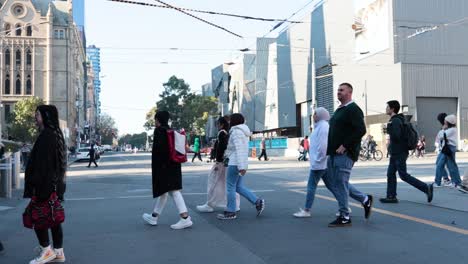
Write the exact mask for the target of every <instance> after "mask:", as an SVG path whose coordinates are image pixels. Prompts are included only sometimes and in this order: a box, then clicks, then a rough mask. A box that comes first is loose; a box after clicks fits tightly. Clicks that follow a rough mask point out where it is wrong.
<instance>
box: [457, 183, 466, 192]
mask: <svg viewBox="0 0 468 264" xmlns="http://www.w3.org/2000/svg"><path fill="white" fill-rule="evenodd" d="M457 190H459V191H460V192H462V193H468V187H467V186H465V185H459V186H458V188H457Z"/></svg>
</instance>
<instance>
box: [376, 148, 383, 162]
mask: <svg viewBox="0 0 468 264" xmlns="http://www.w3.org/2000/svg"><path fill="white" fill-rule="evenodd" d="M382 158H383V153H382V151H380V150H376V151H375V152H374V159H375V160H376V161H381V160H382Z"/></svg>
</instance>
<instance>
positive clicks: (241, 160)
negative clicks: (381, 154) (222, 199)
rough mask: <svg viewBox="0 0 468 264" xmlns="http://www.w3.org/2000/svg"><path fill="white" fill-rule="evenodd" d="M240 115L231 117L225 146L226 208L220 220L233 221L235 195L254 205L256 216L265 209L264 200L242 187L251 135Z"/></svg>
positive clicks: (234, 216)
mask: <svg viewBox="0 0 468 264" xmlns="http://www.w3.org/2000/svg"><path fill="white" fill-rule="evenodd" d="M244 123H245V119H244V117H243V116H242V115H241V114H233V115H231V122H230V125H231V129H230V130H229V143H228V146H227V150H226V154H225V156H226V157H227V159H228V161H227V165H228V169H227V177H226V182H227V183H226V189H227V206H226V210H225V211H224V213H223V214H219V215H218V219H220V220H233V219H236V218H237V215H236V193H239V194H240V195H242V196H243V197H244V198H246V199H247V200H248V201H249V202H250V203H252V204H253V205H255V208H256V209H257V216H260V214H261V213H262V212H263V210H264V209H265V200H263V199H261V198H258V197H257V196H256V195H255V194H253V193H252V191H250V190H249V189H247V188H246V187H244V177H245V174H246V173H247V167H248V158H249V137H250V136H251V135H252V133H251V132H250V129H249V127H247V126H246V125H245V124H244Z"/></svg>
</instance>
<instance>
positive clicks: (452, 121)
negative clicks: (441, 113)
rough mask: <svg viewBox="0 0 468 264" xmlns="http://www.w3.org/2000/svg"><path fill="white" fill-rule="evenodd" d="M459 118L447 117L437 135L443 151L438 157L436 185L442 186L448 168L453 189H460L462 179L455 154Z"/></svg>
mask: <svg viewBox="0 0 468 264" xmlns="http://www.w3.org/2000/svg"><path fill="white" fill-rule="evenodd" d="M456 124H457V117H456V116H455V115H448V116H446V117H445V121H444V126H443V127H442V130H441V131H440V132H439V134H438V135H437V140H439V142H440V143H441V146H442V147H441V151H440V153H439V155H438V157H437V163H436V177H435V182H434V184H435V185H436V186H440V185H441V180H442V177H443V175H444V170H445V166H447V168H448V170H449V173H450V178H451V179H452V187H453V188H457V189H460V185H461V178H460V171H459V170H458V165H457V161H456V158H455V154H456V152H457V146H458V130H457V126H456Z"/></svg>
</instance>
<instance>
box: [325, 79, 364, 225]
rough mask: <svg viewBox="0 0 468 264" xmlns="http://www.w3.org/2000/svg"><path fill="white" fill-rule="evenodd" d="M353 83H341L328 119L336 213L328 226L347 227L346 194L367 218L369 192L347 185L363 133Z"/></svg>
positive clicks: (348, 217)
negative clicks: (332, 110)
mask: <svg viewBox="0 0 468 264" xmlns="http://www.w3.org/2000/svg"><path fill="white" fill-rule="evenodd" d="M352 96H353V86H352V85H351V84H349V83H342V84H341V85H340V86H339V88H338V100H339V101H340V102H341V105H340V106H339V107H338V109H337V110H336V111H335V113H334V115H333V117H332V119H331V120H330V130H329V133H328V148H327V155H328V163H327V167H328V172H327V173H328V176H329V177H330V179H331V181H332V182H333V183H335V184H334V192H333V194H334V195H335V198H336V200H337V201H338V205H339V207H340V214H339V216H338V218H337V219H336V220H335V221H333V222H331V223H330V224H329V225H328V226H329V227H343V226H351V217H350V210H349V206H348V196H351V198H353V199H355V200H358V201H360V202H361V203H362V206H363V207H364V216H365V218H366V219H368V218H369V216H370V213H371V210H372V202H373V198H372V195H366V194H364V193H362V192H360V191H358V190H357V189H356V188H355V187H354V186H352V185H351V184H349V178H350V176H351V170H352V169H353V166H354V162H356V161H357V160H358V157H359V151H360V148H361V139H362V137H363V136H364V135H365V134H366V125H365V123H364V114H363V113H362V110H361V108H359V106H358V105H357V104H356V103H354V101H353V99H352Z"/></svg>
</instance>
